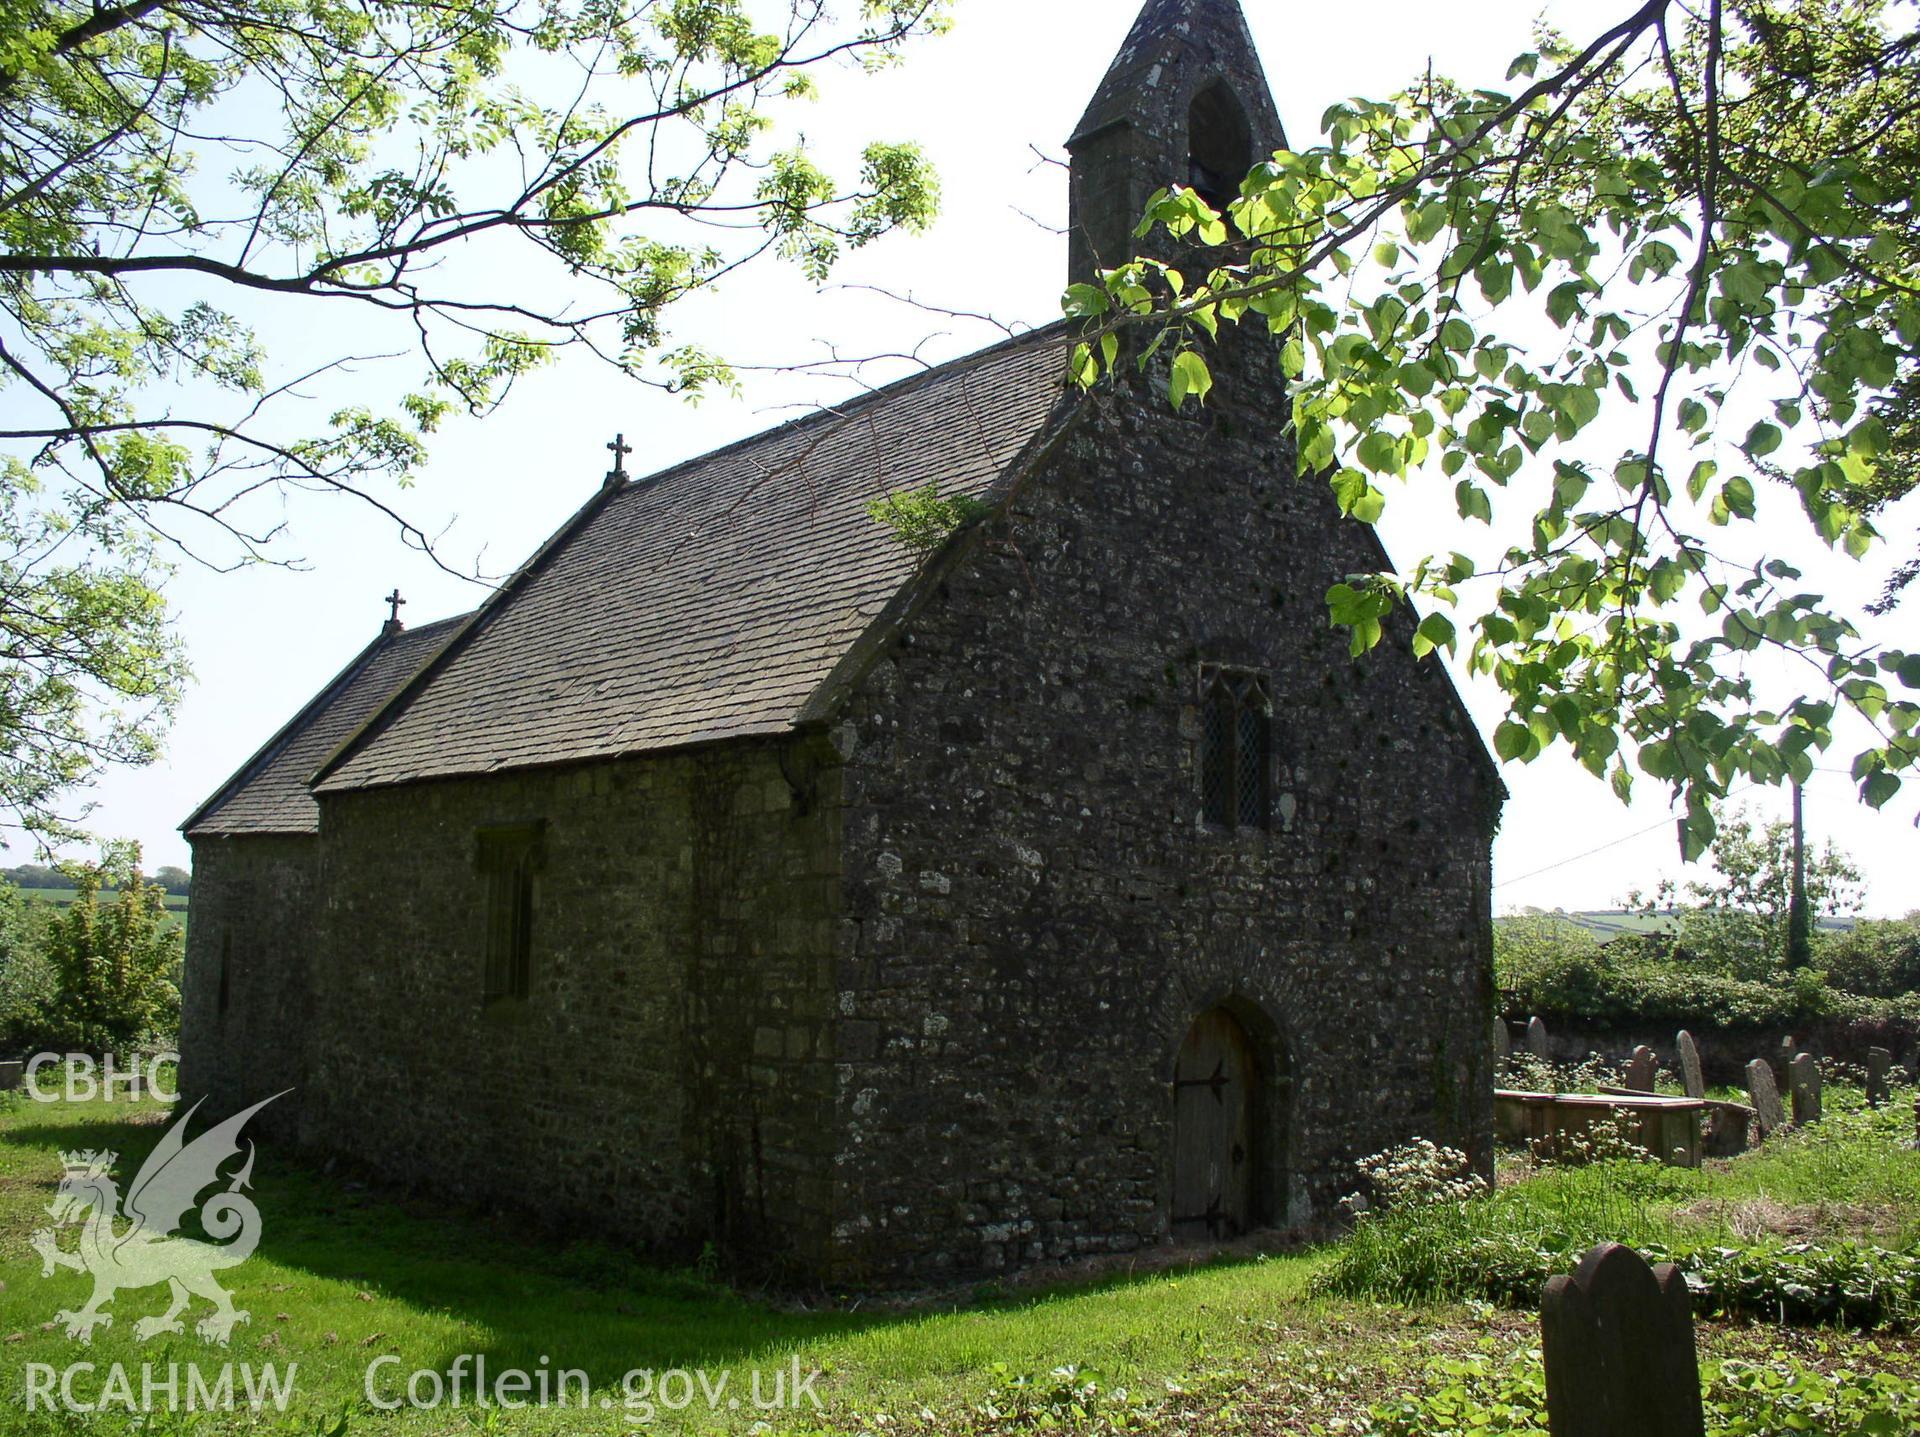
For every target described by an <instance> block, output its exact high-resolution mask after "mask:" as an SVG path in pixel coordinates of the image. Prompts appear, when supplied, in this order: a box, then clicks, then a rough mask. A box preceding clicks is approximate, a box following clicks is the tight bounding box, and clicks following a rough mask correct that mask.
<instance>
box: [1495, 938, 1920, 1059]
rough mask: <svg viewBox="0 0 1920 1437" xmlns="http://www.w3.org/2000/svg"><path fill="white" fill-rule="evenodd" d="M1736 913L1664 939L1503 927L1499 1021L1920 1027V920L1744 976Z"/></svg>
mask: <svg viewBox="0 0 1920 1437" xmlns="http://www.w3.org/2000/svg"><path fill="white" fill-rule="evenodd" d="M1744 927H1745V925H1743V924H1742V923H1740V922H1739V915H1734V916H1733V917H1732V918H1726V917H1725V916H1724V915H1723V916H1722V918H1720V919H1715V920H1703V921H1692V922H1689V921H1683V922H1682V925H1681V929H1680V932H1679V933H1678V934H1671V935H1650V936H1647V937H1640V938H1635V937H1626V938H1617V939H1615V940H1614V941H1612V942H1611V943H1607V944H1602V943H1601V942H1600V941H1599V939H1598V938H1597V937H1596V936H1595V935H1594V934H1593V933H1592V931H1591V930H1589V929H1586V928H1583V927H1581V926H1580V925H1579V924H1577V923H1574V922H1572V921H1571V920H1569V919H1566V918H1563V917H1561V916H1559V915H1557V914H1527V915H1520V916H1516V917H1510V918H1502V919H1500V920H1498V922H1497V923H1496V924H1495V928H1494V969H1495V983H1496V986H1497V987H1498V988H1499V990H1500V992H1501V995H1502V1006H1503V1008H1504V1011H1505V1013H1506V1016H1507V1017H1509V1018H1512V1019H1515V1020H1520V1021H1524V1020H1525V1019H1526V1018H1528V1017H1530V1016H1532V1015H1534V1014H1538V1015H1539V1016H1540V1017H1542V1018H1544V1019H1546V1020H1547V1022H1549V1023H1550V1024H1551V1023H1554V1022H1556V1021H1557V1022H1559V1023H1563V1024H1571V1025H1574V1026H1576V1027H1581V1028H1612V1029H1636V1028H1649V1029H1653V1028H1676V1027H1679V1028H1691V1029H1693V1030H1694V1031H1695V1032H1699V1031H1701V1030H1703V1029H1722V1030H1728V1031H1767V1030H1784V1029H1791V1028H1810V1027H1813V1026H1814V1025H1817V1024H1821V1023H1852V1024H1869V1025H1872V1024H1879V1025H1893V1024H1920V921H1916V920H1915V919H1912V918H1906V919H1896V920H1890V921H1885V922H1870V923H1863V924H1861V925H1860V926H1859V928H1858V929H1856V930H1855V931H1854V932H1853V933H1848V934H1824V935H1821V937H1820V939H1819V940H1818V942H1817V944H1816V947H1815V951H1814V967H1812V968H1810V969H1801V970H1797V971H1791V972H1785V971H1782V972H1775V973H1773V974H1771V975H1769V976H1749V975H1751V974H1753V973H1755V972H1756V966H1755V965H1754V964H1753V963H1752V962H1751V961H1749V960H1750V959H1751V956H1752V955H1751V954H1749V953H1748V952H1747V951H1746V950H1747V949H1748V947H1749V946H1750V945H1749V944H1748V943H1746V942H1745V941H1743V937H1744V936H1750V935H1744Z"/></svg>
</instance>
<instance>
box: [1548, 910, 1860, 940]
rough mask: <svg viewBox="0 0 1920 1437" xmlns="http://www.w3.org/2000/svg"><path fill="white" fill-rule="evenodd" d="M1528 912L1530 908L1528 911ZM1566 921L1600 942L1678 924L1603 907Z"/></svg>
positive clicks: (1827, 923) (1670, 917)
mask: <svg viewBox="0 0 1920 1437" xmlns="http://www.w3.org/2000/svg"><path fill="white" fill-rule="evenodd" d="M1530 911H1531V910H1530ZM1559 916H1560V917H1562V918H1565V919H1566V920H1567V921H1568V922H1569V923H1577V924H1579V925H1580V926H1581V927H1582V928H1587V929H1591V930H1592V931H1593V932H1594V933H1595V934H1597V935H1599V938H1600V940H1601V942H1603V943H1604V942H1605V941H1607V940H1608V939H1610V938H1620V937H1623V936H1625V935H1627V934H1647V933H1671V932H1673V931H1674V930H1675V929H1676V928H1677V927H1678V926H1679V915H1678V914H1676V913H1643V912H1641V911H1640V910H1638V909H1628V908H1605V909H1596V910H1593V911H1590V912H1586V913H1562V914H1560V915H1559ZM1853 922H1854V921H1853V919H1851V918H1834V917H1820V918H1816V919H1815V920H1814V926H1815V927H1816V928H1819V929H1822V930H1823V931H1826V932H1831V933H1844V932H1846V931H1847V930H1848V929H1850V928H1852V927H1853Z"/></svg>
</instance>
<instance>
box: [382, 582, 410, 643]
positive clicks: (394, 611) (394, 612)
mask: <svg viewBox="0 0 1920 1437" xmlns="http://www.w3.org/2000/svg"><path fill="white" fill-rule="evenodd" d="M385 602H386V605H387V621H386V623H384V624H382V625H381V626H380V632H381V633H383V634H397V633H399V632H400V631H401V630H402V629H404V628H405V627H406V625H405V624H403V623H401V622H400V610H401V608H402V607H403V606H404V605H405V604H406V602H407V601H406V600H405V599H403V598H401V597H400V590H399V588H398V587H396V588H395V589H394V591H393V592H392V593H391V594H388V595H387V597H386V600H385Z"/></svg>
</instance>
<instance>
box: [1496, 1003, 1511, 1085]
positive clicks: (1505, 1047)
mask: <svg viewBox="0 0 1920 1437" xmlns="http://www.w3.org/2000/svg"><path fill="white" fill-rule="evenodd" d="M1512 1056H1513V1034H1512V1033H1510V1032H1508V1031H1507V1020H1506V1019H1505V1018H1502V1017H1501V1016H1500V1015H1499V1014H1498V1013H1495V1014H1494V1015H1493V1071H1494V1072H1495V1073H1496V1074H1497V1073H1498V1072H1499V1071H1500V1069H1501V1068H1502V1067H1504V1066H1505V1065H1506V1061H1507V1059H1509V1058H1511V1057H1512Z"/></svg>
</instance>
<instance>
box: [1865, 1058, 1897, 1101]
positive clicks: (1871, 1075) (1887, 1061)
mask: <svg viewBox="0 0 1920 1437" xmlns="http://www.w3.org/2000/svg"><path fill="white" fill-rule="evenodd" d="M1892 1073H1893V1054H1892V1053H1890V1052H1888V1051H1887V1050H1886V1049H1885V1048H1869V1049H1867V1106H1868V1107H1870V1108H1880V1107H1885V1106H1886V1103H1887V1099H1889V1098H1891V1097H1892V1096H1893V1084H1892V1083H1891V1082H1890V1081H1889V1079H1890V1077H1891V1075H1892Z"/></svg>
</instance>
